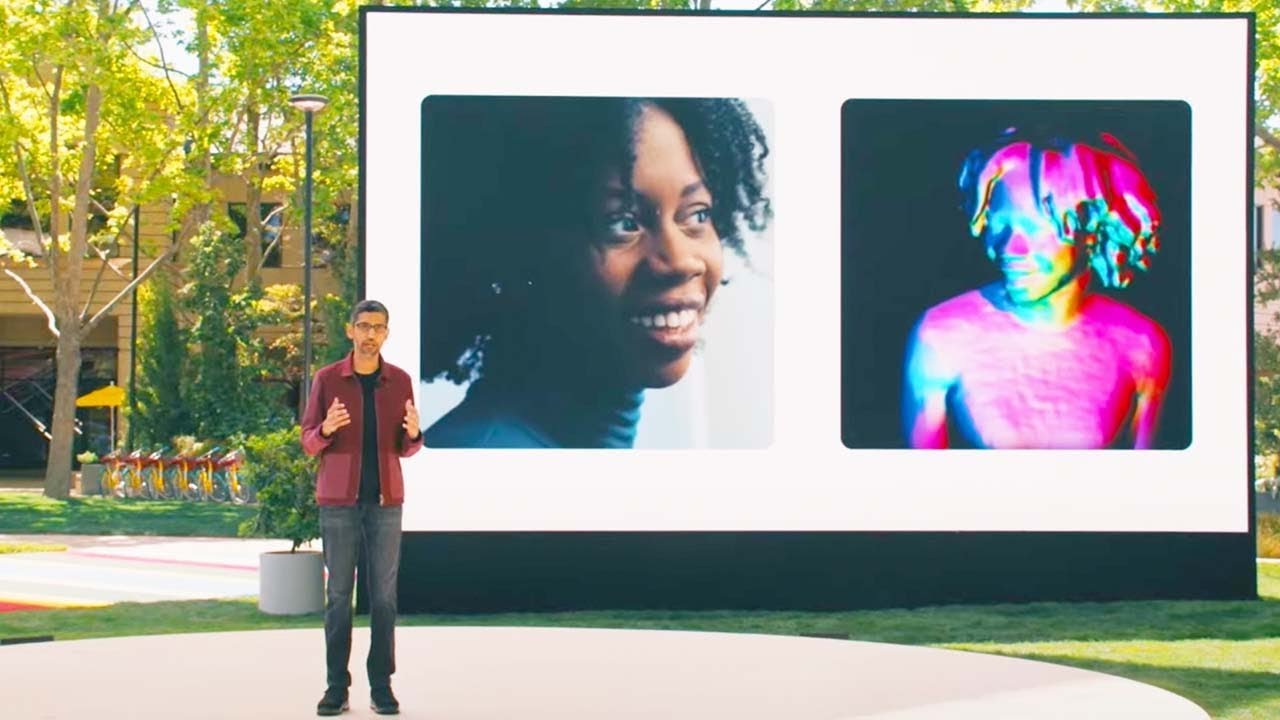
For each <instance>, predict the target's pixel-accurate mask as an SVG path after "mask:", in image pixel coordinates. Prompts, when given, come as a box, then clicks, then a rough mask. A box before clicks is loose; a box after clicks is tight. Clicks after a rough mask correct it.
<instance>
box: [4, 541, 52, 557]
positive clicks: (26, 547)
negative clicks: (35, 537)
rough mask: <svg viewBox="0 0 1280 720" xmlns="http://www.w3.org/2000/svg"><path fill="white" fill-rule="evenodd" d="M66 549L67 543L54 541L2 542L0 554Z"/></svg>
mask: <svg viewBox="0 0 1280 720" xmlns="http://www.w3.org/2000/svg"><path fill="white" fill-rule="evenodd" d="M66 549H67V546H66V545H56V544H52V543H20V542H0V555H12V554H15V553H32V552H63V551H65V550H66Z"/></svg>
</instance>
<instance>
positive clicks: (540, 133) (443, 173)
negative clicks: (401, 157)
mask: <svg viewBox="0 0 1280 720" xmlns="http://www.w3.org/2000/svg"><path fill="white" fill-rule="evenodd" d="M649 107H652V108H656V109H658V110H661V111H663V112H665V113H667V114H669V115H670V116H671V117H672V119H674V120H675V122H676V124H678V125H679V126H680V129H681V130H682V131H683V133H684V135H685V138H686V139H687V141H688V143H689V146H690V149H691V150H692V152H693V155H694V159H695V161H696V163H697V166H698V169H699V171H700V172H701V174H702V175H703V178H704V180H705V182H706V184H707V188H708V190H709V192H710V194H711V196H712V197H713V198H714V204H713V207H712V209H711V222H712V224H713V225H714V227H715V229H716V233H717V235H718V236H719V238H720V242H721V244H722V245H723V247H725V248H728V249H729V250H731V251H734V252H736V253H738V254H739V255H741V256H743V257H746V256H747V252H746V242H745V241H746V239H747V237H748V234H747V233H748V231H750V232H759V231H760V230H762V229H764V228H765V226H766V225H767V224H768V222H769V221H770V219H771V216H772V210H771V207H770V201H769V198H768V197H767V195H766V193H765V189H766V177H765V158H766V157H767V156H768V154H769V145H768V139H767V138H766V136H765V133H764V130H763V129H762V128H761V127H760V125H759V123H758V122H757V121H756V118H755V116H754V115H753V114H752V112H751V111H750V109H749V108H748V107H747V105H746V103H744V102H743V101H741V100H737V99H729V98H600V97H503V98H494V97H455V96H433V97H431V98H428V99H427V101H426V102H425V103H424V105H423V108H424V121H423V143H424V154H423V163H424V164H423V196H422V198H423V235H422V236H423V253H424V256H423V264H422V271H423V279H422V284H421V292H422V307H423V308H427V309H428V310H427V311H426V312H424V318H427V317H429V320H427V319H424V321H423V324H422V337H423V354H422V360H421V363H422V365H421V370H422V377H423V378H427V379H434V378H437V377H445V378H447V379H448V380H450V381H453V382H455V383H462V382H466V381H470V380H472V379H475V378H477V377H479V376H482V375H484V374H485V372H486V371H487V370H490V369H492V368H493V366H494V365H495V364H496V363H500V362H502V361H503V360H507V361H509V362H512V363H516V364H520V365H523V366H527V365H528V364H529V363H530V362H533V360H534V358H533V357H532V356H531V354H530V348H528V347H527V346H526V345H524V344H523V343H524V342H525V338H524V335H523V334H524V332H525V330H526V328H527V316H529V315H533V314H537V313H539V312H545V311H546V308H547V306H548V304H550V303H553V302H555V300H553V296H554V294H555V293H556V292H558V289H557V287H555V286H557V285H558V284H559V283H558V280H559V279H560V277H561V276H562V275H563V273H564V270H563V267H564V264H565V263H564V260H565V254H566V252H567V251H571V250H572V249H573V246H574V243H575V241H579V240H581V238H583V237H584V236H585V234H586V232H587V228H588V227H589V222H590V221H591V220H592V218H591V217H590V214H589V212H587V208H589V204H588V202H587V201H588V200H589V198H590V197H591V196H592V194H593V193H595V192H597V187H598V186H599V185H600V184H601V182H602V178H603V177H604V175H605V173H606V172H607V171H608V170H611V169H616V170H617V171H618V175H619V176H620V179H621V181H622V182H623V183H624V184H626V183H629V182H630V177H631V168H632V164H633V163H634V162H635V160H636V158H635V143H636V138H637V132H638V123H639V122H640V120H641V117H642V115H643V112H644V110H645V109H646V108H649ZM624 190H627V191H630V188H629V187H624ZM581 242H582V243H583V244H584V246H585V240H581ZM559 300H561V301H563V298H559ZM569 302H573V300H572V299H571V300H570V301H569Z"/></svg>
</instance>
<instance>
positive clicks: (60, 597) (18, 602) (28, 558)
mask: <svg viewBox="0 0 1280 720" xmlns="http://www.w3.org/2000/svg"><path fill="white" fill-rule="evenodd" d="M0 542H23V543H44V544H60V545H66V546H67V547H68V548H69V549H68V550H67V551H66V552H37V553H20V554H12V555H0V606H5V605H8V606H11V608H12V609H20V608H25V607H32V606H36V607H101V606H104V605H110V604H113V603H117V602H155V601H159V600H197V599H210V598H233V597H246V596H252V595H257V594H258V556H259V555H260V554H262V553H264V552H273V551H286V552H287V551H288V550H289V548H290V545H291V543H290V542H289V541H288V540H261V539H240V538H191V537H134V536H115V535H106V536H95V535H4V534H0ZM313 545H314V548H315V549H319V543H318V542H317V543H314V544H313Z"/></svg>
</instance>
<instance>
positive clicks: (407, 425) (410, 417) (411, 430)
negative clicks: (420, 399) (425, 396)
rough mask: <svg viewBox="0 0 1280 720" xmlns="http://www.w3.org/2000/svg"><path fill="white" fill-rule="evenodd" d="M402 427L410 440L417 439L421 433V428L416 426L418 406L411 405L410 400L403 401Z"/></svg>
mask: <svg viewBox="0 0 1280 720" xmlns="http://www.w3.org/2000/svg"><path fill="white" fill-rule="evenodd" d="M403 427H404V431H405V433H406V434H407V435H408V436H409V439H410V440H417V439H418V436H419V435H421V434H422V428H421V427H419V426H418V408H416V407H414V406H413V401H412V400H405V401H404V423H403Z"/></svg>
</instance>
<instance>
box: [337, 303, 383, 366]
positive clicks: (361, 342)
mask: <svg viewBox="0 0 1280 720" xmlns="http://www.w3.org/2000/svg"><path fill="white" fill-rule="evenodd" d="M387 332H388V331H387V316H386V313H380V312H362V313H360V314H358V315H356V321H355V322H354V323H349V324H348V325H347V337H348V338H350V339H351V347H352V349H353V350H354V351H355V353H356V354H357V355H359V356H361V357H363V358H376V357H377V356H378V353H379V352H381V351H382V344H383V343H384V342H386V341H387Z"/></svg>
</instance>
